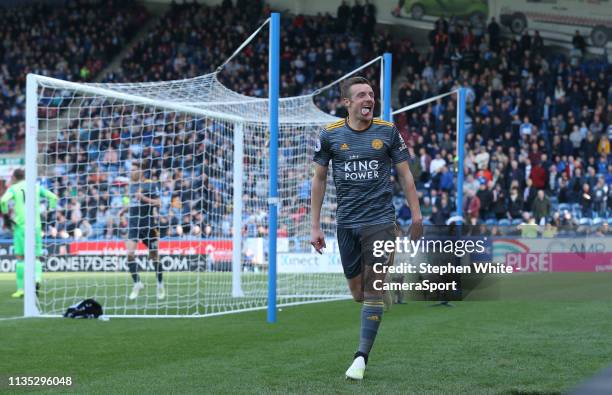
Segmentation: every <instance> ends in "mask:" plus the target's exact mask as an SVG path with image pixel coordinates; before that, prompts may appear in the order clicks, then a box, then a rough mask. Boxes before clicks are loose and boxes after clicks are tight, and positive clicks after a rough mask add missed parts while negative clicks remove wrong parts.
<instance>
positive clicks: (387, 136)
mask: <svg viewBox="0 0 612 395" xmlns="http://www.w3.org/2000/svg"><path fill="white" fill-rule="evenodd" d="M330 160H331V161H332V174H333V178H334V184H335V185H336V198H337V203H338V208H337V212H336V222H337V225H338V226H339V227H343V228H354V227H358V226H362V225H374V224H381V223H385V222H393V221H395V209H394V207H393V203H392V197H393V187H392V185H391V180H390V177H391V167H392V166H393V165H395V164H397V163H399V162H401V161H405V160H408V152H407V149H406V145H405V143H404V140H403V139H402V137H401V135H400V134H399V131H398V130H397V128H396V127H395V126H394V125H393V124H392V123H390V122H386V121H383V120H380V119H376V118H375V119H374V120H373V121H372V124H371V125H370V127H369V128H368V129H366V130H363V131H356V130H353V129H351V128H350V127H349V126H348V123H347V122H346V120H345V119H344V120H342V121H338V122H336V123H333V124H330V125H327V126H326V127H325V128H324V129H323V130H321V132H320V133H319V139H318V140H317V142H316V146H315V154H314V161H315V162H316V163H318V164H320V165H322V166H328V164H329V161H330Z"/></svg>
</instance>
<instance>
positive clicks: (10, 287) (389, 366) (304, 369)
mask: <svg viewBox="0 0 612 395" xmlns="http://www.w3.org/2000/svg"><path fill="white" fill-rule="evenodd" d="M611 280H612V276H611V275H610V274H599V273H594V274H559V275H558V274H555V275H553V274H536V275H516V276H511V277H507V278H506V279H505V280H504V281H502V282H500V284H498V285H499V300H496V301H479V302H476V301H472V302H458V303H454V305H455V307H453V308H431V307H429V306H430V305H431V303H428V302H409V303H408V304H407V305H401V306H398V305H396V306H393V309H392V310H391V311H390V312H388V313H386V314H385V316H384V318H383V323H382V326H381V329H380V331H379V335H378V338H377V340H376V344H375V346H374V350H373V353H372V354H371V357H370V364H369V366H368V371H367V372H366V379H365V380H364V381H363V382H348V381H346V380H345V379H344V377H343V375H344V371H345V369H346V368H347V367H348V365H349V363H350V362H351V357H352V353H353V352H354V350H355V347H356V344H357V341H358V336H359V334H358V331H359V305H357V304H356V303H354V302H350V301H340V302H329V303H317V304H309V305H302V306H295V307H287V308H283V309H282V311H279V313H278V323H276V324H273V325H271V324H268V323H266V315H265V311H255V312H246V313H240V314H230V315H223V316H215V317H208V318H199V319H119V318H113V319H111V320H110V321H108V322H103V321H99V320H67V319H60V318H46V319H44V318H41V319H17V320H4V319H2V317H5V318H6V317H12V316H17V315H21V311H22V302H21V301H20V300H13V299H11V298H10V297H9V295H10V294H11V293H12V292H13V291H14V274H3V275H0V350H2V358H0V379H1V380H2V382H0V392H3V393H4V392H7V391H8V393H12V392H15V393H23V392H24V391H23V390H18V389H15V388H8V387H7V382H8V381H7V377H8V376H10V375H19V376H41V375H45V376H71V377H72V379H73V381H74V383H75V384H74V386H73V387H71V388H69V389H68V391H67V389H66V388H44V389H41V388H38V389H36V390H37V391H42V392H54V393H66V392H79V393H101V394H108V393H224V394H240V393H244V394H252V393H278V394H286V393H326V394H328V393H338V394H355V393H364V394H366V393H367V394H375V393H378V394H389V393H403V394H463V393H465V394H556V393H563V392H565V391H567V390H568V389H570V388H572V387H573V386H575V385H576V384H578V383H579V382H581V381H583V380H585V379H587V378H588V377H590V376H592V375H593V374H595V373H596V372H597V371H598V370H600V369H601V368H603V367H605V366H607V365H609V364H610V363H612V319H611V317H612V311H611V310H612V309H611V303H610V302H611V300H612V298H611V296H612V286H611V284H612V281H611ZM29 390H31V389H29Z"/></svg>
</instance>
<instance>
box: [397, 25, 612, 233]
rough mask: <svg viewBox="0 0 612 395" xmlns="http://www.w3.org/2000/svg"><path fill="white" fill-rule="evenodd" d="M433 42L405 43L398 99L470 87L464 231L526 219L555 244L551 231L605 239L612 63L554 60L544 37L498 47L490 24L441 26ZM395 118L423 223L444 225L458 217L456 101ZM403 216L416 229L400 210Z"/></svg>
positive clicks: (611, 158) (611, 163) (611, 162)
mask: <svg viewBox="0 0 612 395" xmlns="http://www.w3.org/2000/svg"><path fill="white" fill-rule="evenodd" d="M574 42H575V45H578V44H580V43H581V42H580V41H577V40H574ZM429 44H430V50H429V51H428V52H427V53H426V54H418V53H416V51H415V50H414V48H413V47H412V46H411V45H410V43H406V45H405V46H404V49H403V53H404V55H400V57H401V59H402V60H404V65H405V70H406V81H405V82H404V83H403V84H402V86H401V87H400V90H399V101H400V104H401V105H402V106H407V105H410V104H413V103H417V102H419V101H421V100H424V99H427V98H431V97H434V96H436V95H438V94H442V93H446V92H449V91H451V90H453V89H456V88H458V87H460V86H462V87H464V88H467V118H468V119H467V124H468V126H467V128H468V132H467V135H466V145H465V153H466V155H465V169H464V173H465V183H464V188H463V193H464V207H463V212H464V215H465V216H466V219H467V220H468V221H469V223H471V224H474V225H480V224H483V223H484V224H485V225H488V226H489V228H490V229H489V231H492V232H493V233H496V232H498V231H499V230H500V229H508V228H504V227H502V228H498V227H497V225H518V224H521V223H523V224H529V223H531V224H534V225H536V224H537V225H541V230H542V232H543V231H544V230H545V229H548V231H549V233H548V235H549V236H550V234H551V233H554V229H563V230H566V231H570V232H573V231H575V230H579V231H581V232H582V231H586V232H590V231H593V232H601V231H604V232H608V218H609V217H610V213H612V188H611V186H612V155H610V140H611V139H612V101H611V99H612V90H611V89H610V88H609V87H610V66H609V65H608V64H607V61H605V60H597V59H595V60H585V59H583V58H582V57H583V53H584V48H583V46H582V45H580V48H574V50H573V51H571V52H570V58H569V59H568V58H566V57H565V56H563V55H560V54H556V53H554V52H553V51H551V50H550V49H548V48H546V47H544V45H543V43H542V38H541V37H540V36H539V33H538V32H537V31H536V32H535V33H534V34H533V35H532V34H531V33H529V32H525V33H523V35H521V37H520V38H519V39H508V40H506V39H503V38H502V37H501V36H500V27H499V25H498V24H497V22H496V21H495V20H494V19H492V20H491V22H490V23H489V25H488V26H487V28H486V29H484V28H479V27H477V26H470V25H468V24H466V23H463V21H459V20H457V19H451V20H450V21H446V20H444V19H439V20H438V21H437V22H436V24H435V28H434V29H433V30H432V31H431V32H430V34H429ZM395 121H396V124H397V126H398V128H399V129H400V131H401V132H402V134H403V136H404V139H405V140H406V142H407V143H408V145H409V147H410V151H411V153H412V154H413V159H412V163H411V169H412V172H413V174H414V175H415V176H416V178H417V180H418V187H420V190H421V193H422V197H421V199H422V200H421V201H422V210H423V212H424V215H425V216H426V217H427V216H429V221H430V222H431V223H433V224H436V225H440V224H443V223H445V222H446V221H447V219H448V218H449V217H450V216H451V214H452V212H453V211H455V210H456V207H454V204H455V202H454V201H453V200H454V198H455V195H456V194H455V192H454V191H455V189H456V186H455V183H456V180H455V179H454V177H453V173H454V172H455V171H456V170H454V168H456V157H455V152H457V151H456V143H455V141H456V132H455V130H456V128H455V125H456V99H454V100H447V99H441V100H437V101H435V102H434V103H432V104H431V105H428V106H424V107H422V108H417V109H416V110H414V111H410V112H407V113H403V114H401V115H400V116H398V117H396V119H395ZM400 204H401V203H400V202H398V205H400ZM399 217H400V219H399V221H400V223H407V222H409V218H410V213H409V210H407V207H405V205H402V207H400V209H399ZM546 224H548V227H545V225H546ZM478 227H480V226H478Z"/></svg>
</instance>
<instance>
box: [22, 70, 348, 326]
mask: <svg viewBox="0 0 612 395" xmlns="http://www.w3.org/2000/svg"><path fill="white" fill-rule="evenodd" d="M28 84H29V85H28V88H29V90H28V95H29V96H30V97H29V99H30V100H33V99H32V97H31V96H32V95H35V97H36V98H35V102H36V108H35V110H32V109H29V111H28V120H29V125H36V126H37V129H33V128H32V126H30V129H29V130H30V133H29V135H28V138H32V137H35V138H36V154H35V155H33V156H28V158H27V164H26V173H28V172H35V173H36V174H37V176H38V178H37V179H38V181H39V182H40V183H41V184H42V185H44V186H45V187H47V188H48V189H49V190H51V191H52V192H54V193H55V194H57V196H58V197H59V200H58V205H57V208H56V209H54V210H50V209H46V208H45V207H43V210H42V213H43V214H42V215H43V231H44V233H45V234H44V249H45V251H46V254H45V256H44V257H43V259H42V261H43V263H44V277H43V283H42V286H41V288H40V290H39V296H38V298H37V304H38V306H37V307H38V311H39V312H40V314H41V315H58V314H61V313H63V311H65V309H66V308H67V307H68V306H69V305H71V304H73V303H76V302H78V301H80V300H82V299H85V298H94V299H96V300H98V301H99V302H100V303H101V304H102V305H103V307H104V310H105V313H107V314H108V315H117V316H132V315H135V316H149V315H153V316H157V315H159V316H189V315H210V314H218V313H225V312H233V311H243V310H249V309H257V308H262V307H265V306H266V305H267V261H268V256H267V245H268V243H267V237H268V234H267V227H268V182H269V181H268V177H269V173H270V171H269V148H268V146H269V132H268V101H267V99H258V98H252V97H246V96H243V95H240V94H238V93H236V92H233V91H231V90H229V89H227V88H226V87H224V86H223V85H222V84H221V83H220V82H219V81H218V80H217V75H216V74H215V73H213V74H208V75H204V76H201V77H197V78H193V79H187V80H180V81H170V82H156V83H133V84H77V83H71V82H66V81H61V80H56V79H52V78H47V77H42V76H37V75H30V76H29V77H28ZM32 107H33V106H32ZM279 118H280V119H279V123H280V134H279V171H278V180H279V197H280V201H279V231H278V252H279V254H278V286H277V295H278V300H277V303H278V304H279V305H284V304H291V303H300V302H308V301H315V300H325V299H329V298H338V297H345V296H346V295H347V287H346V283H345V280H344V278H343V275H342V273H341V265H340V262H339V261H337V260H334V259H333V258H334V257H335V256H336V255H334V254H329V258H328V259H326V260H320V258H316V257H313V255H312V253H311V247H310V245H309V237H310V215H309V206H310V204H309V199H310V179H311V176H312V174H311V171H312V163H311V160H312V154H313V150H314V146H315V138H316V137H317V135H318V131H319V130H320V129H321V127H322V126H323V125H325V124H327V123H330V122H333V121H334V120H336V118H335V117H332V116H330V115H327V114H326V113H324V112H322V111H320V110H319V109H318V108H317V107H316V106H315V105H314V103H313V98H312V96H302V97H293V98H286V99H281V100H280V105H279ZM135 166H141V168H142V169H143V172H142V173H143V174H142V179H137V178H136V179H135V177H134V174H135V171H134V168H135ZM143 183H149V184H151V185H154V186H155V187H154V188H151V187H150V186H149V187H147V188H146V191H144V192H143V188H141V187H142V185H143ZM155 188H158V189H157V190H158V196H156V197H157V198H159V200H160V201H161V204H159V205H150V207H149V208H150V210H152V211H151V215H150V216H149V217H150V218H154V221H151V220H150V219H149V218H140V219H139V218H134V216H135V215H134V211H132V207H134V206H138V205H141V204H143V203H142V202H143V200H142V199H141V198H140V196H142V195H144V196H147V193H148V192H150V191H155V190H156V189H155ZM150 197H155V196H153V195H151V196H150ZM26 203H27V200H26ZM30 204H32V202H30ZM43 204H44V203H43ZM145 212H146V210H145ZM334 212H335V193H334V186H333V183H332V182H331V177H330V183H329V185H328V188H327V194H326V202H325V204H324V211H323V213H322V223H323V227H324V231H325V232H326V233H327V234H328V235H330V237H332V235H333V234H334V222H335V221H334ZM135 227H136V228H138V229H133V228H135ZM152 232H155V234H159V237H160V242H159V246H158V251H159V262H160V264H161V267H162V271H163V276H164V279H163V283H164V288H165V293H166V295H165V297H164V298H163V299H158V297H157V293H156V288H157V287H156V280H155V269H154V268H155V262H154V260H152V259H151V257H150V256H149V254H148V250H147V248H146V246H145V244H144V243H143V240H142V239H146V238H147V237H149V236H150V235H151V234H152ZM134 235H137V238H138V239H141V241H139V243H138V248H137V250H136V258H135V260H136V263H137V266H138V271H139V274H140V277H141V279H142V282H143V284H144V285H145V287H144V289H143V290H142V291H141V292H140V294H139V296H138V297H137V298H135V299H134V300H130V299H129V298H128V295H129V294H130V291H131V289H132V286H133V281H132V278H131V277H130V274H129V271H128V265H127V262H126V261H127V255H126V245H125V240H127V239H131V238H134ZM332 244H333V243H332ZM152 258H155V257H152Z"/></svg>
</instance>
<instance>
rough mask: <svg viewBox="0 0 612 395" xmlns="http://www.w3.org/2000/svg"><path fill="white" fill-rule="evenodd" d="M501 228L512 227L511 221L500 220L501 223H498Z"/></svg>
mask: <svg viewBox="0 0 612 395" xmlns="http://www.w3.org/2000/svg"><path fill="white" fill-rule="evenodd" d="M497 224H498V225H499V226H510V220H509V219H506V218H504V219H500V220H499V222H498V223H497Z"/></svg>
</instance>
